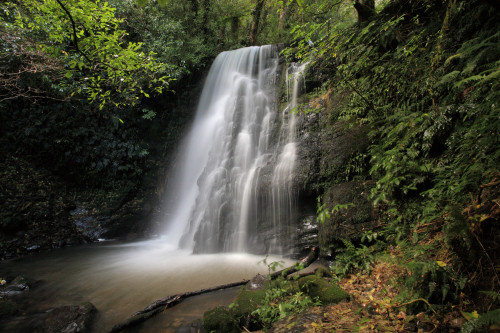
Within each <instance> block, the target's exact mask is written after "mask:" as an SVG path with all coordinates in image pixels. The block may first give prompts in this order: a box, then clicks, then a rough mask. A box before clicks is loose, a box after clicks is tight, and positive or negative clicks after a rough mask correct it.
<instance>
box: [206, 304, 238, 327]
mask: <svg viewBox="0 0 500 333" xmlns="http://www.w3.org/2000/svg"><path fill="white" fill-rule="evenodd" d="M203 327H204V328H205V329H206V330H207V331H208V332H227V333H232V332H235V333H236V332H240V329H239V328H238V322H237V321H236V319H234V316H233V314H232V313H231V311H230V310H229V309H228V308H226V307H223V306H219V307H217V308H215V309H212V310H209V311H207V312H205V313H204V314H203Z"/></svg>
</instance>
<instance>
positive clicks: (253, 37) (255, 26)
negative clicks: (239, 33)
mask: <svg viewBox="0 0 500 333" xmlns="http://www.w3.org/2000/svg"><path fill="white" fill-rule="evenodd" d="M265 2H266V0H257V4H256V5H255V9H254V11H253V15H252V16H253V20H252V26H251V28H250V45H255V44H257V33H258V31H259V23H260V22H259V21H260V14H261V13H262V8H263V7H264V3H265Z"/></svg>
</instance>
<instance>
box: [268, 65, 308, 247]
mask: <svg viewBox="0 0 500 333" xmlns="http://www.w3.org/2000/svg"><path fill="white" fill-rule="evenodd" d="M306 66H307V63H306V64H295V63H293V64H292V65H291V66H290V67H289V68H288V69H287V71H286V85H287V102H288V103H287V106H286V107H285V108H284V109H283V112H282V113H281V117H282V121H281V124H282V129H281V133H280V140H279V141H280V144H279V145H278V147H282V151H281V153H280V154H279V157H278V162H277V164H276V167H275V169H274V172H273V178H272V193H271V196H272V221H273V231H274V233H275V234H277V235H282V236H281V237H280V238H281V239H282V238H284V237H287V238H291V239H293V237H294V236H295V230H294V227H295V224H296V223H294V222H295V221H296V213H297V212H296V211H295V210H296V207H297V205H296V202H295V201H296V199H297V194H298V193H297V192H296V190H295V189H294V182H293V180H294V178H293V177H294V171H295V163H296V159H297V142H296V131H297V112H298V110H297V107H298V102H297V101H298V97H299V95H300V93H301V88H302V86H303V85H304V84H305V81H304V71H305V68H306ZM290 92H291V96H290ZM275 240H277V242H276V243H275V244H272V245H273V246H272V248H271V252H274V253H284V252H286V249H284V248H283V245H285V244H286V243H285V242H283V241H280V239H278V238H277V239H275Z"/></svg>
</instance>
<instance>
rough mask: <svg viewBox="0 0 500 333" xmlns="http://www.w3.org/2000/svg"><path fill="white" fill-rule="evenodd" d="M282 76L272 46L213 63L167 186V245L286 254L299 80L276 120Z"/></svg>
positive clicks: (204, 250)
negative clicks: (168, 242)
mask: <svg viewBox="0 0 500 333" xmlns="http://www.w3.org/2000/svg"><path fill="white" fill-rule="evenodd" d="M293 72H296V70H295V69H294V70H293ZM287 76H288V75H287ZM280 77H281V75H280V71H279V59H278V50H277V48H276V47H274V46H261V47H248V48H243V49H239V50H235V51H230V52H223V53H221V54H220V55H219V56H218V57H217V58H216V59H215V61H214V63H213V65H212V67H211V69H210V72H209V74H208V77H207V80H206V83H205V86H204V88H203V93H202V96H201V99H200V103H199V106H198V110H197V114H196V118H195V121H194V124H193V127H192V129H191V131H190V133H189V134H188V136H187V137H186V140H185V142H184V144H183V147H182V148H181V150H180V155H179V157H178V162H177V163H176V167H175V170H174V171H173V175H174V176H173V178H174V183H173V184H168V188H169V189H168V191H169V195H168V197H167V207H166V211H167V212H168V216H167V217H166V220H167V230H166V233H167V237H168V238H169V240H170V242H173V243H179V245H180V246H181V247H183V248H191V249H193V250H194V252H196V253H212V252H256V253H281V254H283V252H284V243H285V242H286V241H288V242H290V241H291V240H292V239H293V230H294V229H293V222H294V221H293V218H294V211H295V196H296V194H295V193H294V191H293V170H294V164H295V158H296V149H297V147H296V143H295V131H296V119H295V112H294V111H295V110H294V109H295V106H296V103H297V102H296V101H297V95H298V91H299V90H298V87H299V83H298V81H297V82H295V83H293V93H292V98H291V102H290V103H289V105H288V106H287V108H286V109H285V110H284V111H283V113H282V117H281V118H280V117H278V90H279V89H278V86H279V82H280V81H279V79H280ZM293 77H294V78H293V80H297V78H298V77H300V75H293ZM293 80H292V81H293ZM287 81H288V80H287ZM285 232H286V233H288V234H287V235H285V234H284V233H285Z"/></svg>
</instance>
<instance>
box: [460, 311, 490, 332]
mask: <svg viewBox="0 0 500 333" xmlns="http://www.w3.org/2000/svg"><path fill="white" fill-rule="evenodd" d="M499 323H500V309H495V310H492V311H488V312H486V313H485V314H483V315H482V316H480V317H479V318H477V319H472V320H470V321H468V322H466V323H465V324H464V326H462V329H461V330H460V332H461V333H473V332H476V330H478V329H480V328H482V327H484V326H488V327H489V326H491V325H495V324H499Z"/></svg>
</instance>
